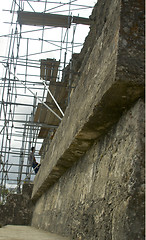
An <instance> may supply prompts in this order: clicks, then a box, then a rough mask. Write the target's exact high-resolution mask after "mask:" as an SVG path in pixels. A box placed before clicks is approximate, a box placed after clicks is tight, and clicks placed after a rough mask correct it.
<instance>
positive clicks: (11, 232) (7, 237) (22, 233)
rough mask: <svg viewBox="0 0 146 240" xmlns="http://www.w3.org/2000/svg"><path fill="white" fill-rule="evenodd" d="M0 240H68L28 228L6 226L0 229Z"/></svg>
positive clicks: (67, 239)
mask: <svg viewBox="0 0 146 240" xmlns="http://www.w3.org/2000/svg"><path fill="white" fill-rule="evenodd" d="M0 240H69V238H65V237H61V236H58V235H56V234H53V233H49V232H45V231H43V230H39V229H36V228H33V227H28V226H16V225H15V226H14V225H7V226H5V227H2V228H0Z"/></svg>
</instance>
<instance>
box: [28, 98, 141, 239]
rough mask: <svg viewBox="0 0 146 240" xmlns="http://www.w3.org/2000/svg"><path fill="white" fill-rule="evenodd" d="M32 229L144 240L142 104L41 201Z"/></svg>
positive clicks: (73, 235) (83, 236) (82, 236)
mask: <svg viewBox="0 0 146 240" xmlns="http://www.w3.org/2000/svg"><path fill="white" fill-rule="evenodd" d="M32 225H33V226H35V227H38V228H42V229H45V230H48V231H51V232H56V233H58V234H66V236H70V237H71V239H80V240H97V239H99V240H105V239H107V240H111V239H113V240H121V239H122V240H129V239H133V240H138V239H140V240H142V239H144V104H143V101H142V100H139V101H138V102H137V103H136V104H135V105H134V106H132V108H131V109H130V110H128V112H125V114H124V115H123V116H122V117H121V119H120V120H119V121H118V123H117V124H115V125H114V126H113V127H112V128H111V130H110V131H109V132H108V133H107V134H105V136H102V137H100V139H99V140H96V141H95V142H94V144H93V146H92V147H91V148H90V150H89V151H88V152H86V154H85V155H84V157H82V158H81V159H80V160H79V162H76V164H74V166H72V168H70V169H68V171H66V173H65V174H64V175H63V176H62V177H61V178H60V179H59V181H58V182H57V183H55V184H54V185H53V186H52V187H50V188H49V189H48V190H47V191H46V192H45V193H44V194H43V195H42V196H41V197H40V198H39V199H38V201H37V202H36V205H35V209H34V212H33V219H32Z"/></svg>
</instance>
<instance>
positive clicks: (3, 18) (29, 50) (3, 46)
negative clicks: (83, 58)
mask: <svg viewBox="0 0 146 240" xmlns="http://www.w3.org/2000/svg"><path fill="white" fill-rule="evenodd" d="M17 2H18V3H19V1H18V0H17ZM20 2H22V6H23V4H24V10H25V11H32V9H34V10H35V11H36V12H39V11H43V10H44V4H39V3H37V4H36V2H32V1H30V2H29V1H26V0H25V1H20ZM48 2H51V1H48ZM55 2H60V0H55ZM62 2H63V3H67V2H68V0H64V1H62ZM75 2H77V3H78V4H80V5H84V4H87V5H88V6H93V5H95V3H96V2H97V1H95V0H86V1H83V0H77V1H76V0H74V3H75ZM29 3H30V4H29ZM11 6H12V0H5V1H1V4H0V75H1V76H0V78H1V79H2V78H3V77H4V76H5V71H6V70H5V69H4V67H3V65H2V61H3V60H4V58H3V56H8V50H9V47H10V37H9V38H8V37H2V36H3V35H7V34H10V33H11V31H12V28H13V32H14V31H15V30H16V20H17V13H15V14H14V16H13V23H14V24H10V23H11V22H12V14H10V9H11ZM54 7H55V8H54ZM51 8H52V10H50V9H51ZM80 8H81V10H80V11H79V10H75V9H76V6H73V7H72V9H71V14H72V15H73V16H78V14H79V16H80V17H88V16H89V15H90V14H91V11H92V10H91V9H90V8H89V9H88V10H87V9H86V10H85V9H82V7H80ZM46 9H48V10H49V11H48V12H49V13H54V14H66V15H67V14H68V11H67V12H62V10H63V11H65V10H68V6H67V7H66V6H65V7H64V8H56V5H54V4H51V3H47V5H46ZM8 10H9V11H8ZM38 28H39V29H40V27H35V26H24V25H23V26H22V37H23V38H24V39H21V41H20V47H19V57H20V58H21V59H25V60H23V64H22V60H21V62H19V63H20V64H21V65H19V66H17V69H16V75H17V77H18V78H19V80H26V81H30V82H31V84H32V83H34V84H33V85H27V86H28V87H30V88H31V90H32V91H33V92H34V94H35V93H36V92H37V95H39V96H40V95H42V93H43V92H42V90H38V89H36V86H37V85H36V84H35V83H36V82H39V81H40V77H39V75H40V70H39V67H38V68H32V67H28V68H27V70H26V67H25V63H26V55H27V54H28V55H29V56H28V60H31V61H32V60H33V61H37V64H39V60H40V59H46V58H55V59H56V60H60V56H61V61H62V62H63V61H64V56H65V50H62V51H60V43H58V42H55V45H54V42H52V40H55V41H60V40H61V36H62V29H61V28H55V29H54V28H53V29H49V30H44V31H43V28H42V27H41V29H42V30H40V31H33V32H31V31H32V30H37V29H38ZM18 30H19V26H18ZM74 30H75V28H73V27H71V28H70V29H69V34H68V41H70V42H71V41H72V40H73V32H74ZM25 31H29V32H28V33H25ZM88 31H89V27H88V26H83V25H77V27H76V30H75V38H74V42H75V43H83V42H84V39H85V37H86V35H87V34H88ZM28 38H29V40H27V39H28ZM32 38H33V40H32ZM42 38H43V39H44V40H47V41H44V42H43V45H42V41H39V40H38V39H42ZM63 38H64V39H65V40H66V39H67V35H66V29H63ZM48 40H51V41H49V42H48ZM12 44H13V48H12V46H11V51H10V52H11V54H10V55H11V56H12V54H14V57H15V56H16V55H17V40H15V41H14V40H13V41H12ZM12 44H11V45H12ZM76 46H77V45H74V52H75V53H77V52H80V50H81V47H76ZM65 47H66V44H63V48H65ZM68 47H70V48H69V49H68V51H67V62H68V61H69V60H70V58H71V54H72V52H71V51H70V50H71V47H72V45H71V44H70V45H68ZM12 49H14V51H12ZM56 49H58V50H56ZM40 52H42V53H41V54H40ZM36 53H38V54H36ZM13 70H14V69H13V67H12V71H13ZM26 71H27V76H25V73H26ZM28 75H38V76H36V77H34V76H28ZM10 77H11V78H12V77H13V76H12V74H11V76H10ZM1 83H2V85H1V86H0V101H1V95H2V91H3V90H2V89H3V82H2V81H1ZM20 86H22V85H19V87H20ZM18 93H19V94H23V95H24V96H23V97H22V96H17V102H18V103H22V104H23V103H27V104H33V97H32V94H31V93H30V92H29V91H28V90H27V89H26V88H25V89H24V88H23V89H22V88H18V89H17V94H18ZM45 94H47V92H45ZM25 95H31V97H25ZM9 101H10V99H9ZM11 101H12V102H13V101H14V98H12V99H11ZM31 111H32V108H30V107H22V106H21V107H20V106H18V107H16V109H15V112H16V113H20V112H21V113H23V114H25V115H15V120H25V119H26V116H27V114H30V113H31ZM1 117H2V118H4V115H3V113H2V115H1ZM27 117H28V116H27ZM0 125H1V126H0V131H1V129H2V122H1V121H0ZM19 126H20V127H21V128H23V125H22V124H19V123H14V127H19ZM15 133H17V134H21V135H22V133H23V129H15ZM5 141H6V140H5ZM10 142H11V148H19V149H20V148H21V146H22V142H21V141H20V138H16V137H15V138H13V139H11V140H10ZM1 144H2V138H1V136H0V145H1ZM40 147H41V145H40V144H38V145H37V151H38V150H39V148H40ZM0 148H1V146H0ZM9 161H10V162H12V163H14V162H18V161H19V156H18V157H17V158H15V157H14V156H11V157H10V158H9ZM13 169H14V168H13ZM15 170H17V168H15ZM15 177H16V176H15Z"/></svg>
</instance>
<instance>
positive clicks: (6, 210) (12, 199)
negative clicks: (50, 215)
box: [0, 183, 33, 226]
mask: <svg viewBox="0 0 146 240" xmlns="http://www.w3.org/2000/svg"><path fill="white" fill-rule="evenodd" d="M32 188H33V185H32V184H27V183H25V184H24V185H23V189H22V194H10V195H9V196H8V198H7V202H6V203H5V205H0V224H1V225H2V226H4V225H30V224H31V219H32V211H33V204H32V201H31V194H32Z"/></svg>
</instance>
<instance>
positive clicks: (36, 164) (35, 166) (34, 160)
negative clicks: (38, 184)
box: [29, 147, 41, 174]
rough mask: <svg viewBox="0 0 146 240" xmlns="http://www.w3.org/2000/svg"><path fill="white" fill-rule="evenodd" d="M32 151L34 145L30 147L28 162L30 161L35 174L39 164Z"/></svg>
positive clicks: (33, 150)
mask: <svg viewBox="0 0 146 240" xmlns="http://www.w3.org/2000/svg"><path fill="white" fill-rule="evenodd" d="M34 152H35V147H32V148H31V153H30V156H29V163H30V165H31V167H32V168H33V169H34V171H35V174H37V172H38V170H39V168H40V166H41V165H40V164H39V163H38V162H37V161H36V159H35V156H34Z"/></svg>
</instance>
